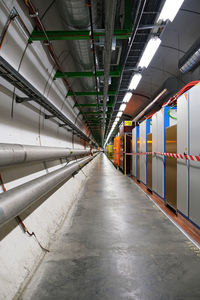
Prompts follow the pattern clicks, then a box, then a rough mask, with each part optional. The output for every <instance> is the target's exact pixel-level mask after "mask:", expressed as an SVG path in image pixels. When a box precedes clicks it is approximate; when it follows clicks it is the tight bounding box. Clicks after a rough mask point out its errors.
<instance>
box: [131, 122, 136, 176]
mask: <svg viewBox="0 0 200 300" xmlns="http://www.w3.org/2000/svg"><path fill="white" fill-rule="evenodd" d="M131 148H132V153H136V128H133V130H132V147H131ZM131 175H133V176H135V177H136V155H132V168H131Z"/></svg>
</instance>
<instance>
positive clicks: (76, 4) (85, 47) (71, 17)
mask: <svg viewBox="0 0 200 300" xmlns="http://www.w3.org/2000/svg"><path fill="white" fill-rule="evenodd" d="M56 3H57V6H58V9H59V12H60V15H61V17H62V21H63V23H64V26H65V27H66V29H68V30H90V18H89V11H88V7H87V5H86V1H83V0H59V1H57V2H56ZM92 13H93V22H94V27H95V24H96V22H97V7H96V1H92ZM70 45H71V46H72V56H73V58H74V61H75V62H76V63H77V64H78V65H80V69H82V70H84V71H91V69H93V60H92V53H91V45H90V41H85V40H80V41H70ZM78 71H81V70H78ZM81 82H82V84H83V87H84V88H85V89H89V90H93V89H94V86H95V82H94V78H87V77H85V78H82V79H81Z"/></svg>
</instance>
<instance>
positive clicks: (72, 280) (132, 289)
mask: <svg viewBox="0 0 200 300" xmlns="http://www.w3.org/2000/svg"><path fill="white" fill-rule="evenodd" d="M95 160H96V161H95V164H94V166H93V169H92V172H91V174H90V175H89V177H88V178H87V183H86V186H85V189H84V191H83V193H82V194H81V195H80V199H79V202H78V206H77V209H76V211H75V213H74V216H73V221H72V225H71V227H70V228H69V226H68V225H65V224H64V226H63V228H62V229H61V231H60V232H59V236H58V238H57V240H56V241H55V242H54V243H53V244H52V246H51V249H50V250H51V251H50V253H48V254H47V255H46V256H45V259H44V260H43V262H42V264H41V265H40V267H39V268H38V270H37V272H36V273H35V275H34V277H33V279H32V281H31V282H30V284H29V285H28V287H27V289H26V290H25V292H24V294H23V296H21V299H24V300H30V299H31V300H51V299H52V300H53V299H59V300H62V299H63V300H64V299H65V300H66V299H69V300H80V299H81V300H97V299H99V300H107V299H108V300H110V299H113V300H118V299H141V300H146V299H147V300H151V299H152V300H156V299H159V300H160V299H190V300H192V299H200V284H199V274H200V273H199V271H200V258H199V255H200V254H199V252H198V251H194V247H192V246H191V242H190V241H189V240H188V239H187V238H186V237H185V236H184V235H183V234H182V233H181V232H180V231H179V230H178V229H177V228H176V227H175V226H174V225H173V224H172V223H171V222H170V220H168V218H167V217H166V216H165V215H163V213H162V212H161V211H160V210H159V209H158V208H157V207H156V206H155V205H154V204H153V202H151V201H150V199H149V198H148V197H147V196H146V195H145V193H143V192H141V190H140V188H139V187H138V186H137V185H136V184H135V183H134V182H133V181H132V180H131V179H130V178H129V177H125V176H123V175H122V174H121V173H120V172H119V171H117V170H116V169H115V168H114V167H113V165H112V163H111V162H110V161H109V160H108V159H107V157H106V156H105V155H104V154H101V155H98V156H97V158H96V159H95ZM66 197H67V195H66Z"/></svg>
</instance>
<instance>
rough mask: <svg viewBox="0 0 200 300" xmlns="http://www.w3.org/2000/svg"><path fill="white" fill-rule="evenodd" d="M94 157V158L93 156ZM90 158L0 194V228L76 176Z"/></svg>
mask: <svg viewBox="0 0 200 300" xmlns="http://www.w3.org/2000/svg"><path fill="white" fill-rule="evenodd" d="M93 157H95V156H93ZM93 157H92V156H90V157H87V158H84V159H81V160H79V161H77V162H74V163H72V164H70V165H67V166H65V167H63V168H60V169H58V170H56V171H53V172H51V173H48V174H46V175H43V176H40V177H38V178H36V179H34V180H31V181H29V182H26V183H24V184H22V185H19V186H17V187H15V188H13V189H11V190H9V191H7V192H5V193H1V194H0V211H1V214H0V226H2V225H4V224H6V223H7V222H9V221H10V220H12V219H13V218H15V217H16V216H17V215H19V214H21V213H22V212H23V211H25V210H26V209H27V208H28V207H29V206H31V205H32V204H33V203H35V202H36V201H37V200H39V199H40V198H41V197H42V196H44V195H46V194H47V193H48V192H49V191H52V190H53V189H54V188H56V187H57V186H58V185H59V184H61V183H63V182H66V181H67V180H69V179H70V178H71V177H72V176H74V175H75V174H77V172H79V170H80V169H82V168H83V167H84V166H85V165H86V164H87V163H88V162H90V161H91V160H92V159H93Z"/></svg>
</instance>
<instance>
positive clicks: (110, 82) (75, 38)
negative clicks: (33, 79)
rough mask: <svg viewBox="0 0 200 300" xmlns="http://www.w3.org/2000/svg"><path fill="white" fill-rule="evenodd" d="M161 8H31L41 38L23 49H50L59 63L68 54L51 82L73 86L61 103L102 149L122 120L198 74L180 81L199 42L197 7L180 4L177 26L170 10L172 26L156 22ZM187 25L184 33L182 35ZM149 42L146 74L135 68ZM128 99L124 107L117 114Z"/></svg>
mask: <svg viewBox="0 0 200 300" xmlns="http://www.w3.org/2000/svg"><path fill="white" fill-rule="evenodd" d="M167 1H168V0H148V1H147V0H134V1H132V0H122V1H120V0H112V1H109V2H108V1H100V0H84V1H82V0H55V1H54V2H52V1H50V0H47V1H45V2H43V1H39V0H32V3H33V5H34V6H35V7H37V12H38V15H39V16H40V15H42V20H43V22H44V25H45V32H44V31H42V30H40V29H39V28H36V29H35V30H34V31H33V32H32V33H31V35H30V37H29V42H32V43H36V42H40V43H46V41H48V42H49V44H50V45H53V46H54V48H55V53H56V54H57V56H58V57H59V55H60V54H61V53H66V55H63V59H62V60H63V63H62V65H61V66H60V68H57V70H56V72H55V74H54V80H61V79H64V80H67V81H68V82H69V84H70V86H71V87H72V85H73V88H70V89H69V90H68V93H67V95H66V101H70V97H73V98H75V99H76V100H75V103H74V109H75V108H76V109H78V110H79V111H80V113H79V117H80V118H82V119H83V120H84V121H85V123H86V124H87V126H88V128H89V129H90V131H91V135H92V136H93V137H94V139H95V140H96V141H97V143H98V144H99V145H100V146H102V147H103V146H104V143H105V140H106V139H107V138H108V136H109V134H110V131H111V129H113V128H114V127H115V130H113V132H112V136H113V135H115V134H116V133H117V131H118V126H119V125H120V122H121V121H122V120H124V119H128V120H132V119H134V117H136V115H137V114H138V113H139V112H140V111H142V110H143V109H144V108H145V106H147V105H148V104H149V103H150V102H152V101H153V99H154V98H155V97H156V96H157V95H158V94H159V93H160V92H161V91H162V90H163V89H164V88H166V89H167V93H166V94H165V95H163V96H162V98H161V99H160V102H163V101H165V100H166V99H167V98H169V97H170V96H171V95H173V94H174V93H176V92H177V91H178V90H179V89H180V88H182V87H183V86H184V84H187V83H188V82H189V81H191V80H195V79H197V78H196V77H197V71H196V70H195V71H194V72H192V73H191V72H188V73H181V71H180V69H179V68H178V62H179V61H181V59H182V57H183V56H184V55H185V53H187V51H188V45H192V44H193V43H194V42H195V41H196V40H197V38H199V33H198V29H197V28H198V26H197V25H198V24H199V23H200V21H199V18H198V12H200V7H199V5H200V3H199V1H197V0H190V1H189V0H184V1H183V0H179V1H178V2H179V3H182V6H181V7H180V9H179V12H178V14H177V16H176V17H175V19H174V20H172V17H173V16H172V14H173V10H172V14H171V16H169V17H168V18H169V19H171V20H167V19H166V20H165V19H164V20H162V19H160V20H159V19H158V18H159V16H160V13H161V11H162V9H163V7H164V6H165V4H166V2H167ZM29 2H30V1H29ZM176 5H177V4H176ZM108 12H109V13H108ZM186 23H188V24H190V26H188V27H187V28H185V29H184V30H183V28H184V24H186ZM199 25H200V24H199ZM152 39H153V40H154V42H155V43H157V47H158V50H157V52H156V55H155V58H153V59H152V62H151V63H150V64H149V65H148V67H146V66H140V65H139V64H141V58H142V56H143V54H144V51H145V49H146V47H147V45H148V42H149V41H151V40H152ZM168 58H170V59H168ZM134 75H135V80H136V79H137V80H138V82H137V85H138V86H136V85H135V83H134V85H135V86H136V87H135V86H133V88H132V87H131V85H130V83H131V82H132V79H133V77H134ZM127 92H130V94H129V95H130V99H128V100H126V101H125V102H126V105H125V106H124V105H123V108H124V111H121V109H122V106H121V104H122V103H124V99H125V95H126V94H127ZM159 105H160V104H159ZM113 126H114V127H113ZM112 136H110V138H111V137H112Z"/></svg>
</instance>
